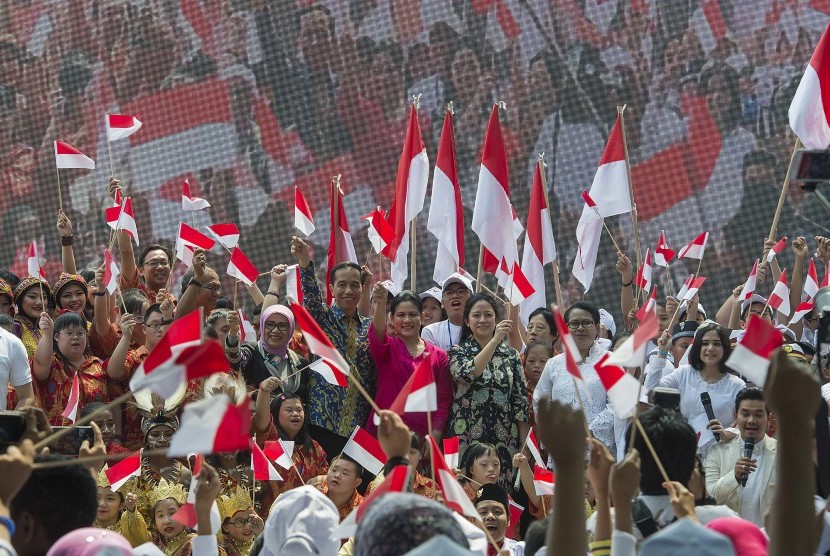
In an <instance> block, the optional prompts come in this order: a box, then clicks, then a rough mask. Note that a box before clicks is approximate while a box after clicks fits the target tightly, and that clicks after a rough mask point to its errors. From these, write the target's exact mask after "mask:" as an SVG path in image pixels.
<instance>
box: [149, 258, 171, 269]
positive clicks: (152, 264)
mask: <svg viewBox="0 0 830 556" xmlns="http://www.w3.org/2000/svg"><path fill="white" fill-rule="evenodd" d="M144 266H149V267H150V268H158V267H160V266H162V267H165V268H166V267H168V266H170V261H168V260H167V259H153V260H152V261H146V262H145V263H144Z"/></svg>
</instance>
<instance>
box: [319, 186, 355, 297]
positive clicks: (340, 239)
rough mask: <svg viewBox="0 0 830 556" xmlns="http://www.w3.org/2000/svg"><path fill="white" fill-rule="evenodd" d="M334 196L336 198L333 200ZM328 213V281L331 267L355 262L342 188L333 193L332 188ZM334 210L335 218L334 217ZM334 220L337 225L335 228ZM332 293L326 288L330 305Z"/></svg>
mask: <svg viewBox="0 0 830 556" xmlns="http://www.w3.org/2000/svg"><path fill="white" fill-rule="evenodd" d="M335 197H337V199H336V200H335ZM329 209H330V210H329V214H330V216H331V231H330V232H329V250H328V256H327V258H326V262H327V263H328V264H327V267H326V282H328V281H329V278H330V274H331V269H332V268H334V267H335V265H337V264H338V263H342V262H344V261H350V262H353V263H355V264H357V254H356V253H355V250H354V243H352V234H351V232H349V221H348V220H346V209H344V208H343V190H341V189H340V188H339V187H338V188H337V194H336V195H335V191H334V189H332V195H331V205H330V207H329ZM335 211H336V214H337V218H336V219H335ZM335 221H336V222H337V226H336V228H337V229H335V225H334V223H335ZM331 301H332V295H331V289H330V288H326V303H327V304H328V305H331Z"/></svg>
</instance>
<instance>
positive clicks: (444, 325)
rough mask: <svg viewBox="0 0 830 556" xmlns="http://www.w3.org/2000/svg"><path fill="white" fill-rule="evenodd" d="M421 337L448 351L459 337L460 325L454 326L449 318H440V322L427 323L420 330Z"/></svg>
mask: <svg viewBox="0 0 830 556" xmlns="http://www.w3.org/2000/svg"><path fill="white" fill-rule="evenodd" d="M421 338H423V339H424V340H426V341H428V342H430V343H432V344H433V345H436V346H438V347H439V348H441V349H443V350H444V351H449V350H450V348H451V347H452V346H454V345H456V344H457V343H458V341H459V340H460V338H461V327H460V326H456V325H454V324H453V323H451V322H450V321H449V320H442V321H441V322H433V323H432V324H428V325H426V326H425V327H424V329H423V330H421Z"/></svg>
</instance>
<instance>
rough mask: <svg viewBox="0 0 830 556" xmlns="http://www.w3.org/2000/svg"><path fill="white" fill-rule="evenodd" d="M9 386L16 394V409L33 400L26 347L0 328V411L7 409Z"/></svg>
mask: <svg viewBox="0 0 830 556" xmlns="http://www.w3.org/2000/svg"><path fill="white" fill-rule="evenodd" d="M9 384H11V385H12V387H14V390H15V392H16V393H17V399H18V404H17V405H18V407H20V406H21V405H22V404H23V403H24V402H25V401H26V400H30V399H32V398H34V392H33V391H32V371H31V368H30V367H29V358H28V357H27V356H26V347H25V346H24V345H23V342H21V341H20V339H19V338H18V337H17V336H15V335H14V334H12V333H11V332H8V331H7V330H5V329H4V328H0V392H2V393H3V395H2V396H0V409H7V408H6V396H5V393H6V390H7V388H8V386H9Z"/></svg>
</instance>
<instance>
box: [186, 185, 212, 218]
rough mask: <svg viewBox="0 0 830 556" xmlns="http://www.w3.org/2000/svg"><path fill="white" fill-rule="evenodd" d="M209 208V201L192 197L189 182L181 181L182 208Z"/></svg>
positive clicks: (190, 209) (191, 209)
mask: <svg viewBox="0 0 830 556" xmlns="http://www.w3.org/2000/svg"><path fill="white" fill-rule="evenodd" d="M206 208H210V203H208V202H207V200H206V199H203V198H201V197H194V196H193V195H191V194H190V182H189V181H187V180H184V181H183V182H182V210H189V211H193V210H204V209H206Z"/></svg>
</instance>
